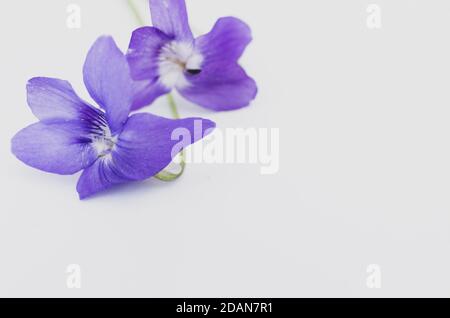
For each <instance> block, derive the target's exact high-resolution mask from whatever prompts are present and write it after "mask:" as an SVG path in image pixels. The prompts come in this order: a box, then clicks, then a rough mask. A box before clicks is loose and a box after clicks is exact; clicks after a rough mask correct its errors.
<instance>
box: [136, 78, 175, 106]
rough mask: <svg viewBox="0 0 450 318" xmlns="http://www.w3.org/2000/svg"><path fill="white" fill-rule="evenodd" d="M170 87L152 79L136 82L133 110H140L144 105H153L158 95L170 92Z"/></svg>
mask: <svg viewBox="0 0 450 318" xmlns="http://www.w3.org/2000/svg"><path fill="white" fill-rule="evenodd" d="M169 91H170V90H169V89H167V88H166V87H164V86H163V85H161V84H159V83H158V82H156V83H154V84H153V83H152V82H151V81H140V82H136V85H135V92H134V101H133V106H132V107H131V110H132V111H134V110H138V109H140V108H142V107H145V106H149V105H151V104H152V103H153V102H154V101H155V100H156V99H157V98H158V97H160V96H162V95H165V94H167V93H169Z"/></svg>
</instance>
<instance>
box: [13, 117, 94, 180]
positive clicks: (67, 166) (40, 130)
mask: <svg viewBox="0 0 450 318" xmlns="http://www.w3.org/2000/svg"><path fill="white" fill-rule="evenodd" d="M90 141H91V140H90V139H89V137H88V130H87V128H86V127H85V126H84V123H83V122H81V121H69V122H65V123H49V124H44V123H37V124H34V125H31V126H29V127H27V128H25V129H23V130H22V131H20V132H19V133H18V134H17V135H16V136H14V138H13V140H12V152H13V153H14V155H16V157H17V158H18V159H19V160H21V161H22V162H24V163H25V164H27V165H29V166H31V167H33V168H36V169H39V170H43V171H46V172H50V173H56V174H61V175H71V174H74V173H76V172H78V171H80V170H82V169H84V168H86V167H88V166H89V165H91V164H92V163H93V162H94V161H95V160H96V158H97V153H96V152H95V151H94V149H93V148H92V147H91V146H90Z"/></svg>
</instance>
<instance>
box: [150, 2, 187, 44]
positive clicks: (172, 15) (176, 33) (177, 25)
mask: <svg viewBox="0 0 450 318" xmlns="http://www.w3.org/2000/svg"><path fill="white" fill-rule="evenodd" d="M150 12H151V14H152V23H153V26H154V27H155V28H158V29H160V30H161V31H163V32H164V33H165V34H167V35H168V36H170V37H173V38H175V39H177V40H184V41H192V40H193V38H194V37H193V35H192V31H191V28H190V27H189V19H188V15H187V10H186V3H185V1H184V0H150Z"/></svg>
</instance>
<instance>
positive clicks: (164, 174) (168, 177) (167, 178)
mask: <svg viewBox="0 0 450 318" xmlns="http://www.w3.org/2000/svg"><path fill="white" fill-rule="evenodd" d="M127 4H128V7H129V8H130V10H131V11H132V12H133V14H134V16H135V18H136V20H137V22H138V23H139V25H140V26H144V25H145V22H144V19H143V18H142V16H141V15H140V13H139V10H138V8H137V7H136V5H135V3H134V1H133V0H127ZM167 101H168V102H169V106H170V111H171V112H172V116H173V118H174V119H180V118H181V116H180V113H179V112H178V109H177V104H176V103H175V99H174V98H173V95H172V94H171V93H169V94H167ZM185 168H186V153H185V152H184V150H183V151H182V152H181V153H180V172H178V173H172V172H169V171H165V170H163V171H161V172H160V173H158V174H157V175H155V178H156V179H158V180H160V181H164V182H171V181H175V180H176V179H178V178H179V177H181V176H182V175H183V173H184V170H185Z"/></svg>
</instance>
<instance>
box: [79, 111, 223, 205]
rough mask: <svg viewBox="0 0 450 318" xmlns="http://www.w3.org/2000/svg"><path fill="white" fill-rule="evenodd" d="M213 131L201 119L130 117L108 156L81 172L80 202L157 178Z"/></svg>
mask: <svg viewBox="0 0 450 318" xmlns="http://www.w3.org/2000/svg"><path fill="white" fill-rule="evenodd" d="M214 127H215V124H214V123H213V122H211V121H209V120H206V119H201V118H188V119H180V120H171V119H166V118H162V117H158V116H154V115H151V114H136V115H133V116H131V117H130V119H129V120H128V121H127V123H126V125H125V127H124V129H123V132H122V134H121V135H120V136H119V140H118V142H117V144H116V149H115V150H114V151H113V152H112V153H111V156H110V157H109V158H105V159H101V160H99V161H98V162H96V164H94V165H93V166H91V167H90V168H88V169H86V170H85V171H84V172H83V174H82V176H81V178H80V180H79V183H78V187H77V190H78V192H79V194H80V198H81V199H84V198H87V197H89V196H92V195H94V194H96V193H97V192H100V191H103V190H106V189H108V188H110V187H111V186H114V185H117V184H121V183H127V182H131V181H140V180H145V179H148V178H150V177H152V176H154V175H156V174H157V173H159V172H160V171H161V170H163V169H164V168H165V167H167V166H168V165H169V164H170V162H171V161H172V158H173V156H175V155H176V154H177V153H179V152H180V151H181V150H182V149H183V148H185V147H187V146H188V145H190V144H192V143H194V142H196V141H198V140H200V139H201V138H203V137H204V136H205V135H206V134H208V133H210V132H211V131H212V129H213V128H214ZM180 139H181V140H180Z"/></svg>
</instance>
